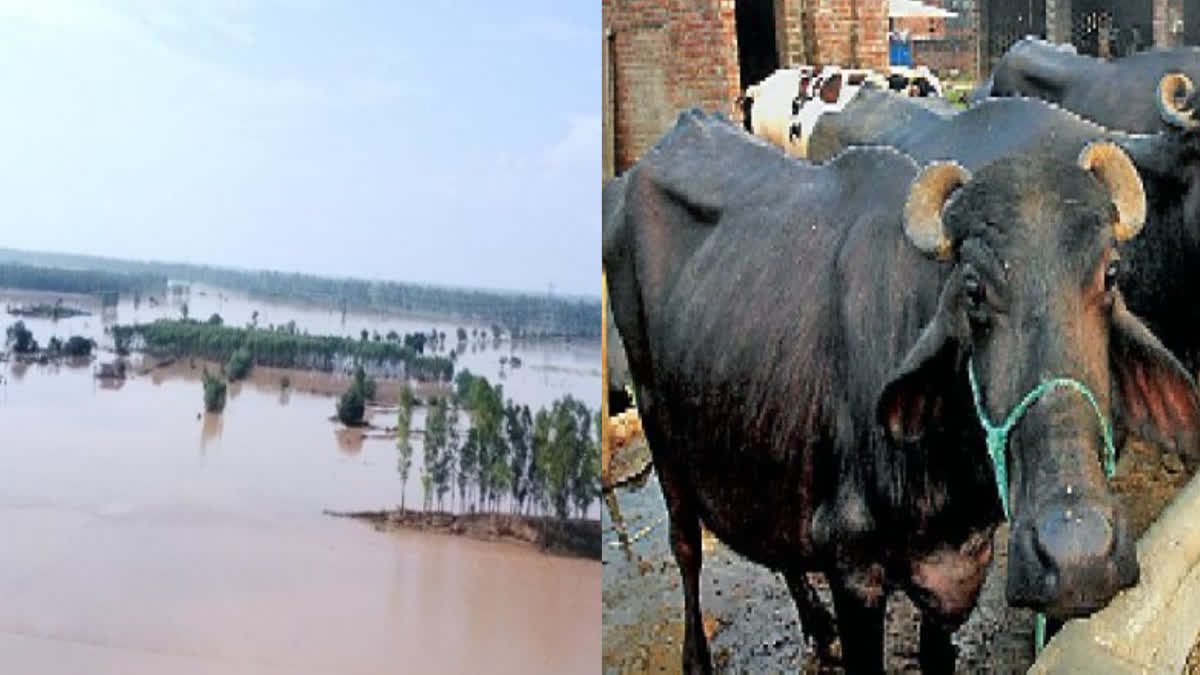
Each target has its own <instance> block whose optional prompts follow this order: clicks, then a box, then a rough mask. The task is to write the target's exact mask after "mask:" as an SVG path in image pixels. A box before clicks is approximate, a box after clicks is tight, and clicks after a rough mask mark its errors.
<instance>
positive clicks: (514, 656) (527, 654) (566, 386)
mask: <svg viewBox="0 0 1200 675" xmlns="http://www.w3.org/2000/svg"><path fill="white" fill-rule="evenodd" d="M45 297H46V295H45V294H42V295H40V297H39V294H29V293H12V292H7V293H0V305H3V304H5V303H14V304H15V303H17V302H30V301H36V300H38V299H45ZM57 297H58V296H57V295H52V296H51V300H50V302H53V299H54V298H57ZM63 298H64V303H65V304H69V305H76V306H81V307H83V308H84V309H88V310H89V311H92V312H94V313H93V314H92V315H91V316H83V317H75V318H71V319H63V320H60V321H58V322H52V321H50V320H48V319H27V320H26V325H27V326H29V327H30V328H31V329H32V330H33V332H34V335H35V337H36V338H37V339H38V340H39V342H41V343H42V344H45V341H46V340H47V339H48V338H49V337H50V336H51V335H58V336H60V337H64V338H65V337H67V336H68V335H71V334H76V333H78V334H83V335H87V336H92V337H95V338H96V339H97V340H99V341H101V343H102V344H103V343H104V341H103V339H102V338H103V326H104V325H106V324H108V323H112V322H114V321H119V322H122V323H126V322H132V321H149V320H152V319H153V318H156V317H158V316H178V315H179V310H178V305H177V304H174V305H173V304H171V303H163V304H161V305H160V306H158V307H151V306H149V304H148V302H147V301H146V300H145V299H144V298H143V300H142V302H141V303H140V305H139V307H138V308H137V309H136V310H135V309H134V308H133V307H132V303H131V302H130V301H127V300H126V299H122V302H121V304H120V305H119V306H118V307H117V309H116V312H115V315H114V314H113V313H112V312H109V313H102V312H101V308H100V307H99V306H98V303H93V304H88V303H89V302H90V300H89V299H87V298H77V297H71V296H63ZM188 303H189V310H190V314H191V316H194V317H200V318H206V317H207V316H208V315H209V314H211V313H213V312H219V313H220V314H221V315H222V317H223V318H224V319H225V320H226V321H227V322H231V323H239V322H248V321H250V320H251V313H252V312H253V311H255V309H257V310H258V311H259V317H258V321H259V323H260V324H265V323H268V322H286V321H288V320H295V321H296V322H297V325H298V326H299V327H300V328H301V329H307V330H309V331H310V332H313V333H319V332H331V331H333V330H334V329H333V326H341V325H342V324H341V315H340V312H338V313H332V314H328V313H324V312H321V311H319V310H311V309H304V308H290V307H281V306H278V305H268V304H266V303H257V302H254V301H248V300H246V299H245V298H240V299H234V298H231V297H230V294H225V299H224V300H222V299H220V296H219V295H217V292H216V291H210V292H208V293H206V294H205V295H198V294H197V293H196V291H195V289H194V290H193V293H192V296H191V297H190V298H189V299H188ZM268 317H269V318H268ZM4 320H5V324H6V325H7V324H9V323H12V321H14V320H15V318H14V317H8V316H5V317H4ZM434 326H437V327H438V329H439V330H445V331H446V333H447V336H448V339H447V345H448V346H449V345H450V343H451V342H452V341H453V338H452V335H453V331H454V329H455V328H457V324H452V323H445V322H442V323H438V322H436V321H424V320H413V321H407V320H404V319H397V318H384V317H364V316H358V315H353V314H351V315H348V316H347V320H346V323H345V329H344V330H340V329H339V330H337V331H336V332H340V333H344V334H357V333H358V331H360V330H362V329H363V328H367V329H368V330H371V331H374V330H379V331H380V332H386V331H387V330H393V329H394V330H397V331H398V332H404V331H406V330H407V331H409V332H412V331H415V330H424V331H426V332H427V331H428V330H429V329H430V328H433V327H434ZM465 327H466V328H467V329H468V331H469V330H470V329H471V326H465ZM509 353H511V350H510V348H509V345H507V344H506V343H505V344H502V345H501V348H500V349H499V350H496V349H493V348H492V347H491V345H490V343H489V346H488V348H487V349H480V350H477V351H476V352H474V353H472V352H471V351H470V348H468V350H467V353H465V354H464V355H463V356H462V357H461V358H460V362H459V367H460V368H461V367H467V368H469V369H471V370H472V372H476V373H480V374H484V375H487V376H488V377H489V378H492V379H493V380H494V379H495V378H497V377H499V370H500V367H499V363H498V357H499V356H500V355H501V354H509ZM517 353H519V354H521V358H522V359H523V360H524V361H525V365H524V366H522V368H520V369H517V370H511V369H508V370H509V372H506V373H505V376H504V378H503V379H502V381H503V382H504V385H505V392H506V395H508V396H511V397H512V398H514V400H517V401H518V402H522V403H528V404H529V405H531V406H532V407H535V408H536V406H539V405H548V404H549V403H550V402H551V401H552V400H553V399H555V398H557V397H559V396H562V395H563V394H566V393H571V394H573V395H576V396H578V397H581V398H584V400H586V401H588V402H589V403H590V404H592V405H595V403H594V402H595V401H596V399H597V395H598V393H599V391H600V378H599V372H598V368H599V347H598V345H597V346H595V347H591V346H577V345H561V344H560V345H551V346H544V347H543V346H535V347H533V348H530V349H528V350H525V351H522V348H518V349H517ZM101 358H105V359H107V358H111V355H105V354H102V355H101ZM539 365H541V366H542V367H541V368H538V367H535V366H539ZM593 371H595V374H594V375H593V374H592V372H593ZM0 375H4V376H5V377H6V378H7V383H6V384H0V428H3V430H4V433H3V437H2V438H3V440H2V441H0V452H2V453H3V459H2V460H0V529H3V531H5V532H7V533H9V534H10V536H11V537H12V541H13V542H19V545H15V546H13V547H10V548H9V549H8V551H9V552H8V553H7V554H6V555H5V556H3V558H2V559H0V652H2V653H4V654H5V659H4V660H5V664H6V669H11V670H13V672H33V671H34V670H36V671H37V672H62V673H76V672H120V673H139V672H147V673H148V672H154V673H158V672H173V673H174V672H185V673H186V672H227V673H241V672H247V673H251V672H252V673H331V672H337V673H396V672H435V671H436V672H480V671H488V672H553V673H573V672H594V671H595V668H596V663H597V662H598V661H599V660H600V652H601V648H600V641H601V630H600V607H599V605H600V565H599V564H598V563H596V562H594V561H586V560H577V559H570V558H561V557H554V556H546V555H542V554H539V553H537V552H535V551H533V550H531V549H528V548H524V547H518V546H512V545H507V544H493V543H482V542H477V541H473V540H470V539H465V538H457V537H447V536H439V535H428V534H418V533H399V534H395V533H392V534H384V533H379V532H375V531H374V530H372V529H371V528H370V527H368V526H366V525H364V524H362V523H357V522H353V521H348V520H342V519H334V518H328V517H325V516H323V515H322V511H323V510H324V509H339V510H353V509H375V508H385V507H392V506H395V505H397V504H398V503H399V502H400V499H401V486H400V479H399V476H398V474H397V472H396V469H395V465H396V450H395V446H394V442H393V441H392V440H390V439H378V438H370V437H368V438H365V439H364V438H362V437H361V436H357V435H355V436H347V435H342V434H339V433H338V431H337V427H338V425H336V424H334V423H332V422H330V421H329V416H330V415H331V414H332V413H333V399H332V398H330V397H328V396H320V395H314V394H310V393H308V392H305V391H298V390H290V391H283V390H281V389H280V388H279V387H278V386H277V385H276V384H272V383H271V382H269V381H268V382H262V381H252V382H246V383H241V384H237V385H234V386H231V388H230V391H229V397H230V398H229V403H228V405H227V407H226V409H225V412H224V413H223V414H221V415H219V416H217V415H213V416H209V415H202V414H200V412H201V410H202V405H201V386H200V383H199V374H198V372H188V370H185V369H175V370H170V371H152V372H151V373H150V374H147V375H145V376H135V377H133V378H131V379H129V380H127V381H126V382H124V383H123V384H122V385H121V386H120V387H117V388H106V387H104V386H101V385H99V384H98V383H97V380H95V379H94V378H93V377H92V374H91V366H90V365H83V366H78V367H71V366H69V365H65V364H64V365H62V366H53V365H51V366H41V365H25V364H16V363H5V364H0ZM380 415H381V418H380V419H378V420H376V423H377V424H380V425H392V424H394V423H395V417H394V413H392V412H387V413H380ZM423 415H424V411H423V410H421V409H418V410H417V411H416V416H417V418H416V420H414V427H417V428H420V427H421V426H422V425H423ZM420 457H421V449H420V445H419V443H418V444H416V447H415V449H414V467H413V471H412V475H411V476H410V478H409V481H408V486H407V491H406V493H405V501H406V502H407V503H408V505H409V506H414V505H419V504H420V503H421V488H420V483H419V479H418V478H417V476H419V472H420Z"/></svg>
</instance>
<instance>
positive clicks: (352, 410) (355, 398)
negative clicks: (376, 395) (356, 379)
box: [337, 385, 366, 426]
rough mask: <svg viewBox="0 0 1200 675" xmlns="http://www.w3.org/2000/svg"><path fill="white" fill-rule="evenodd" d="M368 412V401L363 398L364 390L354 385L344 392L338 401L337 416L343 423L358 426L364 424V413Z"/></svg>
mask: <svg viewBox="0 0 1200 675" xmlns="http://www.w3.org/2000/svg"><path fill="white" fill-rule="evenodd" d="M365 414H366V402H365V401H364V400H363V395H362V391H361V390H359V388H358V387H355V386H353V385H351V386H350V388H349V389H347V390H346V393H344V394H342V397H341V398H340V399H338V403H337V416H338V419H339V420H341V422H342V424H345V425H346V426H356V425H359V424H362V421H363V415H365Z"/></svg>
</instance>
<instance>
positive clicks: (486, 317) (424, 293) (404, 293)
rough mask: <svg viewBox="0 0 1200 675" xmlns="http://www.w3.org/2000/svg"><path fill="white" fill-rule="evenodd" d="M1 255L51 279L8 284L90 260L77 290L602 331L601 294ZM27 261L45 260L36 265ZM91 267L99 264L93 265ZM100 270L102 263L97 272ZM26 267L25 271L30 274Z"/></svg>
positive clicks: (548, 330)
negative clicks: (89, 277) (187, 294)
mask: <svg viewBox="0 0 1200 675" xmlns="http://www.w3.org/2000/svg"><path fill="white" fill-rule="evenodd" d="M0 260H9V261H16V262H19V263H27V264H14V263H12V262H9V263H0V265H6V266H11V267H19V268H24V269H25V270H42V272H43V273H45V274H46V276H48V277H49V279H50V281H43V282H38V283H42V284H50V287H45V288H42V286H31V285H28V284H29V283H33V282H28V281H26V282H19V283H16V284H15V285H14V284H10V283H7V282H6V277H5V276H4V275H2V274H0V286H12V287H14V288H42V290H57V291H62V292H66V291H67V290H68V289H66V288H59V287H54V284H57V283H61V282H55V281H53V279H54V278H55V277H57V276H59V275H65V274H68V273H71V272H74V271H76V270H72V269H61V268H80V267H84V268H89V271H86V272H82V273H83V274H95V275H102V274H108V275H111V276H109V277H107V278H97V279H96V280H95V281H93V282H91V283H86V284H84V283H75V284H73V287H74V288H76V289H82V290H77V291H76V292H83V293H86V292H91V291H93V290H97V289H113V290H119V291H122V292H124V291H132V290H134V288H133V287H130V286H131V285H137V286H139V287H141V288H143V289H145V288H147V286H145V285H144V284H148V283H150V282H154V284H155V285H154V288H165V286H166V279H168V278H170V279H180V280H187V281H192V282H199V283H204V284H210V285H213V286H220V287H223V288H229V289H234V290H240V291H244V292H246V293H249V294H252V295H256V296H258V297H263V298H278V299H283V300H293V301H301V302H308V303H311V304H315V305H320V306H325V307H333V308H335V309H341V310H343V311H346V310H363V311H382V312H427V313H436V314H448V315H453V316H457V317H460V318H462V319H465V320H469V321H473V322H475V321H478V322H484V323H495V324H498V325H500V326H502V327H504V328H505V329H506V330H507V331H508V332H509V333H510V334H511V335H512V336H513V337H514V338H522V337H526V338H529V337H584V338H593V337H599V335H600V301H599V298H595V299H593V298H573V297H565V296H553V295H544V294H540V293H537V294H535V293H513V292H504V291H491V290H474V289H465V288H444V287H438V286H431V285H426V284H412V283H400V282H395V281H368V280H364V279H334V278H328V277H318V276H314V275H311V274H298V273H289V272H273V271H251V270H242V269H232V268H223V267H209V266H206V265H189V264H182V263H160V262H141V261H133V260H119V259H115V258H104V257H99V256H87V255H74V254H67V253H43V252H31V251H17V250H13V249H0ZM28 263H32V264H33V265H42V266H51V267H54V268H59V269H49V268H47V267H40V268H34V267H31V266H30V265H29V264H28ZM91 270H97V271H91ZM99 270H103V271H102V272H101V271H99ZM28 274H29V273H28V272H25V273H24V274H23V275H14V278H15V277H16V276H22V277H23V276H28Z"/></svg>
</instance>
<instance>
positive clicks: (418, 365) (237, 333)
mask: <svg viewBox="0 0 1200 675" xmlns="http://www.w3.org/2000/svg"><path fill="white" fill-rule="evenodd" d="M217 319H218V320H216V321H214V320H213V318H212V317H210V318H209V320H208V321H204V322H201V321H197V320H195V319H159V320H157V321H153V322H151V323H143V324H118V325H115V326H112V327H111V328H109V329H108V330H109V332H110V333H111V335H112V337H113V342H114V343H115V345H116V348H117V352H118V353H120V354H125V353H128V352H129V351H130V350H131V349H134V348H140V349H144V350H146V351H149V352H152V353H159V354H170V355H173V356H198V357H201V358H207V359H212V360H216V361H224V360H226V359H229V358H230V357H231V356H233V354H234V352H235V351H237V350H239V349H243V350H245V351H246V352H247V353H248V354H249V355H250V361H251V363H252V364H253V365H262V366H274V367H278V368H302V369H308V370H322V371H326V372H329V371H334V370H341V369H343V368H348V367H350V366H351V365H353V364H362V365H364V366H367V367H372V366H374V367H376V369H378V370H385V369H386V368H385V367H386V366H390V365H396V364H403V373H397V374H400V375H403V376H405V377H409V378H413V379H416V380H421V381H443V382H449V381H450V380H451V378H452V377H453V375H454V362H453V361H452V360H451V359H448V358H446V357H443V356H432V355H426V354H423V353H422V352H421V351H418V350H417V349H416V348H414V346H413V345H412V344H404V342H403V341H402V340H401V339H397V340H389V341H379V342H376V341H372V340H365V339H360V340H355V339H352V338H346V337H338V336H333V335H308V334H307V333H301V332H299V331H297V330H296V328H295V324H294V323H290V324H288V325H283V326H275V327H273V328H269V329H268V328H259V327H252V326H251V327H237V326H226V325H223V324H222V323H221V322H220V321H219V317H217Z"/></svg>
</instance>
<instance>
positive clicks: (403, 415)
mask: <svg viewBox="0 0 1200 675" xmlns="http://www.w3.org/2000/svg"><path fill="white" fill-rule="evenodd" d="M414 405H415V399H414V397H413V396H412V393H411V391H409V390H408V387H407V385H406V386H405V388H404V389H403V390H402V392H401V395H400V405H399V408H400V410H399V413H398V424H397V436H396V444H397V448H398V450H399V461H398V463H397V469H398V471H399V473H400V479H401V483H402V485H403V486H407V484H408V478H409V472H410V470H411V468H412V443H411V439H410V432H411V425H412V409H413V406H414ZM464 417H465V422H466V424H465V425H463V424H461V422H462V421H464V420H463V418H464ZM593 425H594V426H593ZM424 431H425V436H424V442H423V444H422V448H423V451H424V456H423V467H424V468H423V470H422V472H421V475H420V477H419V479H420V482H421V489H422V494H423V496H424V500H423V501H424V503H423V505H422V506H423V508H424V509H425V510H429V509H431V508H433V507H434V505H435V504H436V508H437V509H438V510H442V509H443V508H444V506H445V503H446V498H447V495H448V496H449V501H450V504H451V507H452V508H453V505H454V504H455V503H456V501H457V504H458V505H459V509H460V510H461V511H466V510H474V511H487V512H493V513H494V512H498V511H500V510H501V502H502V500H503V499H504V498H506V497H507V498H508V510H509V512H511V513H521V514H532V513H540V514H543V515H545V514H553V515H554V516H557V517H558V518H568V517H570V516H572V515H575V516H578V517H583V516H584V514H586V513H587V510H588V507H590V506H591V505H592V503H593V502H594V501H595V500H596V498H597V497H598V496H599V494H600V439H599V423H598V421H597V418H595V417H594V415H593V413H592V412H591V411H589V410H588V408H587V406H586V405H585V404H584V403H583V402H582V401H579V400H578V399H575V398H574V397H572V396H570V395H567V396H564V397H562V398H559V399H557V400H556V401H554V403H553V404H552V405H551V407H550V408H549V409H547V408H545V407H542V408H540V409H538V411H537V412H536V413H533V412H532V411H531V410H530V408H529V406H528V405H518V404H516V403H514V402H513V401H512V399H505V397H504V388H503V386H502V385H499V384H496V385H492V384H491V383H489V382H488V380H487V378H484V377H478V376H475V375H472V374H471V373H470V371H467V370H463V371H461V372H460V373H459V374H458V375H457V376H456V377H455V386H454V393H453V395H451V396H448V397H438V398H434V399H432V400H431V401H429V402H428V412H427V415H426V419H425V430H424ZM401 508H404V499H403V496H402V497H401Z"/></svg>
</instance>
